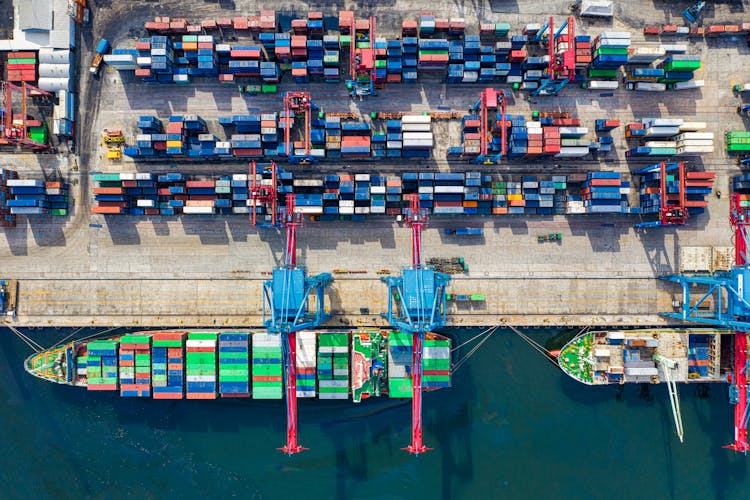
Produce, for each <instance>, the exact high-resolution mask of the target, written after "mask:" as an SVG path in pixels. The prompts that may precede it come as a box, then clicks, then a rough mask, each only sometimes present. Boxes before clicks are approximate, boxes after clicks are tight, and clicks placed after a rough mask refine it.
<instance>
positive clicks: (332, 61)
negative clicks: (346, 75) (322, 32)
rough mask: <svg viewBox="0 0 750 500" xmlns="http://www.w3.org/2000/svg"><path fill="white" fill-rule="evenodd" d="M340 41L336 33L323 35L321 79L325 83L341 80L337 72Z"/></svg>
mask: <svg viewBox="0 0 750 500" xmlns="http://www.w3.org/2000/svg"><path fill="white" fill-rule="evenodd" d="M340 49H341V45H340V41H339V37H338V36H336V35H326V36H324V37H323V66H324V67H323V79H324V80H325V81H326V83H338V82H340V81H341V78H340V74H339V55H340Z"/></svg>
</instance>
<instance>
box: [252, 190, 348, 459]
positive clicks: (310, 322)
mask: <svg viewBox="0 0 750 500" xmlns="http://www.w3.org/2000/svg"><path fill="white" fill-rule="evenodd" d="M283 223H284V225H285V226H286V251H285V255H284V265H283V266H280V267H277V268H276V269H274V270H273V275H272V279H271V280H269V281H266V282H265V283H264V284H263V298H264V300H263V324H264V325H265V327H266V329H267V330H268V332H269V333H272V334H278V335H281V342H282V357H283V365H284V374H285V386H286V387H285V390H286V414H287V417H286V445H284V446H283V447H281V448H279V449H280V450H282V451H283V452H284V453H287V454H289V455H292V454H294V453H299V452H301V451H303V450H304V449H305V448H303V447H302V446H300V445H299V442H298V440H297V335H296V332H297V331H299V330H304V329H309V328H315V327H317V326H319V325H321V324H322V323H324V322H325V321H327V320H328V319H329V318H330V314H328V313H326V311H325V303H324V301H325V288H326V287H327V286H328V285H330V284H331V282H332V281H333V277H332V276H331V274H329V273H321V274H318V275H315V276H307V275H306V273H305V270H304V268H301V267H298V266H297V228H298V227H299V226H301V225H302V214H300V213H299V212H297V211H296V210H295V199H294V195H293V194H288V195H287V196H286V210H285V213H284V216H283ZM311 297H314V298H315V300H314V302H315V303H314V310H313V311H311V310H309V305H310V304H309V302H310V299H311ZM267 309H268V313H267ZM267 314H270V317H267Z"/></svg>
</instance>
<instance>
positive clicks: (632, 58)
mask: <svg viewBox="0 0 750 500" xmlns="http://www.w3.org/2000/svg"><path fill="white" fill-rule="evenodd" d="M665 55H666V51H665V50H664V47H631V48H630V49H628V64H651V63H653V62H655V61H656V60H657V59H660V58H662V57H664V56H665Z"/></svg>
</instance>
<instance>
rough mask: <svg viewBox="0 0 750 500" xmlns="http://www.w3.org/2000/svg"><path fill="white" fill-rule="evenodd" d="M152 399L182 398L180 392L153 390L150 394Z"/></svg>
mask: <svg viewBox="0 0 750 500" xmlns="http://www.w3.org/2000/svg"><path fill="white" fill-rule="evenodd" d="M151 397H152V398H154V399H182V398H183V396H182V393H181V392H154V393H153V394H152V395H151Z"/></svg>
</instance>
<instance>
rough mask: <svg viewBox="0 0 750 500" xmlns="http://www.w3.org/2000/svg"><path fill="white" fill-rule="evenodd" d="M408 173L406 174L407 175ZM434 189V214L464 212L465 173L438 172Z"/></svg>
mask: <svg viewBox="0 0 750 500" xmlns="http://www.w3.org/2000/svg"><path fill="white" fill-rule="evenodd" d="M405 175H406V174H404V176H405ZM434 179H435V181H434V182H435V185H434V189H433V193H434V194H433V200H434V207H433V209H432V212H433V213H434V214H451V215H452V214H462V213H464V208H463V204H462V202H463V194H464V174H459V173H437V174H435V177H434Z"/></svg>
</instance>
